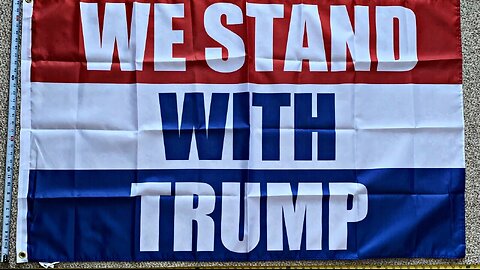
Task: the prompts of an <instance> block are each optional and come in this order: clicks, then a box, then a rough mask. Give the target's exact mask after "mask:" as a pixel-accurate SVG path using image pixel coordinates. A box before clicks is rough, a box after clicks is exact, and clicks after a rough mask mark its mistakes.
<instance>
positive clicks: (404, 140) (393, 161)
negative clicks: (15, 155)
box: [24, 83, 465, 169]
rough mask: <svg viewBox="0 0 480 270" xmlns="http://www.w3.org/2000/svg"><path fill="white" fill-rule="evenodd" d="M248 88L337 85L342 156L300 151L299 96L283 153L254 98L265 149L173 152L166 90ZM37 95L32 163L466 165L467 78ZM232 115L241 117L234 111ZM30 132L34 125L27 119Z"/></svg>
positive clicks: (93, 88)
mask: <svg viewBox="0 0 480 270" xmlns="http://www.w3.org/2000/svg"><path fill="white" fill-rule="evenodd" d="M244 91H249V92H254V93H335V111H336V112H335V114H336V155H337V156H336V160H334V161H294V160H293V151H294V143H293V138H294V136H293V134H294V130H293V113H294V102H293V96H292V100H291V104H292V106H290V107H282V109H281V126H282V131H281V135H280V137H281V150H280V161H262V159H261V133H262V130H261V116H262V109H261V108H260V107H250V112H251V142H250V143H251V144H250V148H251V150H255V151H254V152H251V153H250V160H249V161H236V160H233V157H232V151H231V150H228V151H225V150H224V153H226V155H224V157H223V160H221V161H205V160H202V161H199V160H198V158H197V154H196V151H193V152H194V153H191V154H190V160H189V161H166V160H165V153H164V144H163V136H162V132H161V129H162V125H161V117H160V105H159V100H158V93H160V92H164V93H166V92H172V93H177V95H178V96H179V97H180V96H182V95H183V94H184V93H186V92H203V93H206V95H210V94H211V93H217V92H222V93H235V92H244ZM314 97H315V95H314ZM31 98H32V103H31V106H32V108H31V111H32V129H31V130H30V134H31V143H32V147H31V164H30V166H31V168H32V169H175V168H182V169H183V168H192V169H193V168H222V169H227V168H232V169H233V168H250V169H279V168H281V169H373V168H463V167H464V166H465V165H464V163H465V162H464V150H463V149H464V141H463V130H464V125H463V109H462V87H461V85H424V84H422V85H414V84H404V85H378V84H376V85H372V84H340V85H287V84H275V85H258V84H235V85H214V84H209V85H207V84H182V85H176V84H163V85H152V84H60V83H58V84H55V83H32V96H31ZM230 98H231V96H230ZM208 100H209V99H207V98H206V99H205V101H206V104H205V105H206V106H207V107H208V106H209V101H208ZM231 104H232V103H231V102H230V107H229V113H232V108H231ZM207 113H208V111H207ZM207 117H208V114H207ZM228 117H229V119H231V115H230V116H228ZM230 128H232V121H228V124H227V132H226V136H225V144H224V147H232V132H231V131H230V130H229V129H230ZM24 131H25V132H28V130H27V127H26V126H24ZM193 143H195V142H193ZM194 146H195V145H192V147H194ZM313 147H316V144H313Z"/></svg>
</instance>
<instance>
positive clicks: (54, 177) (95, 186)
mask: <svg viewBox="0 0 480 270" xmlns="http://www.w3.org/2000/svg"><path fill="white" fill-rule="evenodd" d="M186 181H188V182H205V183H208V184H210V185H211V186H212V187H213V188H214V190H215V192H216V193H217V195H220V194H221V184H222V181H228V182H256V183H260V184H261V190H262V199H261V217H265V216H266V194H265V190H266V183H267V182H290V183H291V184H292V187H293V190H294V194H295V192H296V191H295V189H296V185H297V184H298V183H299V182H322V183H323V184H324V192H325V193H327V192H328V188H326V186H327V185H326V184H327V183H329V182H358V183H362V184H363V185H365V186H366V187H367V189H368V198H369V202H368V203H369V207H368V215H367V217H366V218H365V219H364V220H363V221H361V222H358V223H350V224H349V225H348V226H349V238H348V250H346V251H328V250H327V249H325V250H322V251H306V250H305V239H303V243H302V248H301V250H300V251H275V252H271V251H270V252H269V251H266V232H267V227H266V220H265V219H262V221H261V238H260V242H259V244H258V246H257V247H256V248H255V249H254V250H253V251H251V252H250V253H248V254H237V253H233V252H230V251H228V250H227V249H226V248H224V247H223V244H222V242H221V239H220V214H221V213H220V211H221V197H217V200H216V207H215V211H214V212H213V213H212V215H211V216H212V218H213V219H214V221H215V234H216V239H215V251H214V252H173V251H172V250H173V199H172V198H173V197H162V199H161V203H160V205H161V210H160V211H161V215H162V216H161V221H160V226H161V227H160V230H161V235H162V237H161V238H160V241H161V242H160V251H159V252H140V251H139V250H140V249H139V239H140V237H139V220H140V198H139V197H130V188H131V184H132V183H133V182H172V183H174V182H186ZM464 182H465V169H376V170H275V171H272V170H82V171H78V170H77V171H74V170H33V171H31V172H30V185H29V193H28V217H27V219H28V254H29V260H30V261H146V260H184V261H246V260H248V261H256V260H307V259H308V260H310V259H368V258H394V257H407V258H417V257H429V258H461V257H464V255H465V229H464V227H465V220H464ZM172 186H173V185H172ZM327 204H328V196H325V197H324V207H323V210H324V219H323V221H322V225H323V244H322V246H323V247H328V239H327V237H328V219H327V216H328V215H327V214H328V207H326V205H327ZM327 206H328V205H327ZM194 238H195V237H194ZM284 245H287V241H284ZM285 250H288V246H286V247H285Z"/></svg>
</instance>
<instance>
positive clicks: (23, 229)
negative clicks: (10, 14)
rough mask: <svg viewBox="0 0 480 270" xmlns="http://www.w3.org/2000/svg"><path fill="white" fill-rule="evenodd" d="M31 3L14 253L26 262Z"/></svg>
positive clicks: (26, 15) (26, 11) (25, 32)
mask: <svg viewBox="0 0 480 270" xmlns="http://www.w3.org/2000/svg"><path fill="white" fill-rule="evenodd" d="M32 11H33V3H27V2H23V23H22V55H21V57H22V58H21V59H22V60H21V68H22V74H21V76H22V77H21V81H22V84H21V94H22V100H21V108H20V110H21V119H20V122H21V131H20V171H19V177H18V212H17V215H18V216H17V242H16V254H18V253H19V252H20V251H24V252H25V253H26V254H27V257H26V258H20V257H19V256H18V255H17V256H16V257H17V263H24V262H28V253H27V211H28V205H27V195H28V182H29V181H28V180H29V168H30V166H29V163H30V126H31V125H30V123H31V115H30V114H31V111H30V109H31V106H30V101H31V100H30V93H31V89H32V87H31V83H30V67H31V46H32V43H31V33H32V31H31V27H32Z"/></svg>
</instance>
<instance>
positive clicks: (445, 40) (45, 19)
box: [31, 0, 462, 84]
mask: <svg viewBox="0 0 480 270" xmlns="http://www.w3.org/2000/svg"><path fill="white" fill-rule="evenodd" d="M88 1H89V2H99V3H105V2H107V1H105V0H101V1H91V0H88ZM108 2H125V1H108ZM127 2H128V3H130V4H129V5H127V7H129V8H128V9H127V14H129V13H130V12H131V6H132V5H131V3H132V2H133V1H131V0H128V1H127ZM142 2H152V3H153V2H159V1H153V0H152V1H146V0H142ZM162 2H166V1H163V0H162ZM167 2H172V3H174V2H177V3H184V4H185V18H184V19H175V20H174V29H179V30H183V31H184V44H178V45H174V57H185V58H187V64H186V65H187V71H186V72H158V71H154V70H153V5H152V7H151V12H150V21H149V31H148V36H147V46H146V51H145V63H144V67H143V71H137V72H126V71H120V67H119V64H118V57H117V55H116V54H117V52H116V51H115V55H114V64H113V67H112V70H111V71H87V69H86V58H85V52H84V48H83V36H82V32H81V31H82V29H81V23H80V7H79V1H78V0H44V1H35V2H34V12H33V21H32V72H31V79H32V81H34V82H66V83H68V82H71V83H76V82H92V83H94V82H95V83H134V82H139V83H242V82H252V83H316V84H337V83H385V84H397V83H398V84H403V83H418V84H459V83H461V81H462V75H461V69H462V60H461V58H462V56H461V39H460V13H459V1H458V0H443V1H431V0H416V1H405V0H377V1H371V0H356V1H351V0H336V1H333V0H303V1H301V0H294V1H289V3H288V4H285V16H284V19H275V23H274V58H275V59H277V60H274V71H273V72H256V71H255V64H254V35H255V33H254V26H255V24H254V23H255V21H254V19H253V18H250V17H246V16H245V15H244V16H245V17H244V24H243V25H235V26H228V28H229V29H231V30H232V31H234V32H236V33H237V34H238V35H240V36H241V37H242V38H243V40H244V41H246V45H245V47H246V49H247V54H248V57H247V59H246V63H245V65H244V66H243V68H241V69H240V70H238V71H236V72H233V73H228V74H222V73H218V72H215V71H214V70H212V69H211V68H210V67H209V66H208V65H207V63H206V61H205V60H204V58H205V56H204V51H205V48H206V47H218V46H219V44H218V43H216V42H215V41H214V40H213V39H211V38H210V37H209V36H208V35H207V33H206V32H205V29H204V27H203V14H204V11H205V9H206V7H208V6H209V5H210V4H212V3H214V2H216V1H184V2H182V1H178V0H169V1H167ZM228 2H233V3H235V4H237V5H238V6H240V7H241V8H242V9H243V10H244V14H245V2H244V1H238V0H233V1H228ZM249 2H261V3H266V2H268V3H283V1H280V0H270V1H259V0H255V1H249ZM295 3H311V4H317V5H318V6H319V11H320V17H321V19H322V24H323V25H322V28H323V32H324V40H325V49H326V55H327V61H329V60H330V58H331V57H330V47H331V45H330V44H329V43H330V40H331V39H330V23H329V16H330V14H329V8H330V4H335V5H341V4H345V5H347V7H348V11H349V14H350V16H352V14H353V4H355V5H366V6H370V25H371V26H370V32H371V39H370V46H371V58H372V71H367V72H355V71H354V69H353V65H352V64H351V63H348V64H347V71H346V72H310V71H309V68H308V64H307V63H306V62H304V66H303V71H302V72H285V71H283V60H282V59H284V56H285V47H286V43H287V35H288V27H289V22H290V19H289V18H290V14H291V7H292V4H295ZM378 5H401V6H405V7H407V8H410V9H411V10H413V11H414V13H415V14H416V19H417V48H418V59H419V62H418V64H417V65H416V67H415V68H414V69H413V70H411V71H408V72H377V71H375V70H376V67H377V64H376V61H377V58H376V52H375V50H376V49H375V42H376V40H375V39H376V38H375V34H376V32H375V15H374V14H375V6H378ZM101 7H102V5H100V17H101V21H102V18H103V13H102V11H101ZM128 16H129V20H130V16H131V15H130V14H129V15H128ZM351 19H352V21H353V18H351ZM247 37H248V38H247ZM224 51H226V50H224ZM347 60H348V61H351V56H348V57H347ZM329 67H330V65H329Z"/></svg>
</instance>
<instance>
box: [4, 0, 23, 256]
mask: <svg viewBox="0 0 480 270" xmlns="http://www.w3.org/2000/svg"><path fill="white" fill-rule="evenodd" d="M12 4H13V6H12V36H11V44H10V85H9V100H8V127H7V151H6V159H5V192H4V197H3V219H2V242H1V243H2V247H1V254H0V260H1V262H6V261H8V250H9V240H10V217H11V215H10V212H11V203H12V180H13V162H14V148H15V124H16V122H15V121H16V119H15V118H16V114H17V87H18V81H19V80H18V73H19V72H18V71H19V65H18V61H19V58H20V57H19V55H20V52H19V50H18V49H19V43H20V37H19V34H20V26H21V19H22V18H21V7H22V0H13V3H12Z"/></svg>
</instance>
